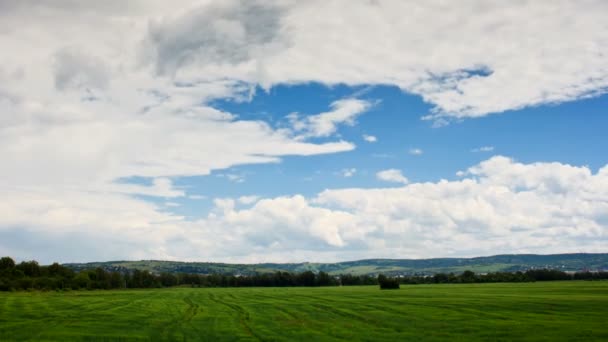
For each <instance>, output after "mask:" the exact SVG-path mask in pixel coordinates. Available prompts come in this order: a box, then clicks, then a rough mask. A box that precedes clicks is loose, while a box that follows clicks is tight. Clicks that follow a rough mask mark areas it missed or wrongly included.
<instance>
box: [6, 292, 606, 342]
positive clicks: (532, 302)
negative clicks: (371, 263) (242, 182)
mask: <svg viewBox="0 0 608 342" xmlns="http://www.w3.org/2000/svg"><path fill="white" fill-rule="evenodd" d="M345 339H346V340H393V341H395V340H397V341H403V340H447V339H450V340H463V341H464V340H467V341H470V340H505V341H509V340H551V341H556V340H562V341H573V340H585V341H589V340H598V341H599V340H604V341H608V282H583V281H579V282H543V283H519V284H470V285H464V284H463V285H453V284H446V285H418V286H402V287H401V289H400V290H393V291H380V290H379V289H378V288H377V287H329V288H223V289H193V288H173V289H157V290H123V291H73V292H64V293H58V292H46V293H45V292H15V293H6V292H5V293H0V341H12V340H19V341H22V340H32V341H41V340H42V341H44V340H56V341H69V340H86V341H94V340H104V341H108V340H120V341H129V340H179V341H183V340H192V341H195V340H209V341H223V340H226V341H237V340H243V341H247V340H251V341H257V340H261V341H275V340H276V341H298V340H299V341H323V340H327V341H335V340H345Z"/></svg>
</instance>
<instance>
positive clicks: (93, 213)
mask: <svg viewBox="0 0 608 342" xmlns="http://www.w3.org/2000/svg"><path fill="white" fill-rule="evenodd" d="M91 196H99V197H100V198H99V199H100V200H95V198H93V197H91ZM111 196H112V197H111V198H108V197H107V196H106V195H103V196H102V195H91V194H86V193H82V192H77V191H74V192H70V193H69V194H62V196H60V197H57V196H51V194H45V193H41V192H28V193H24V192H22V191H8V192H7V191H3V192H2V193H0V200H2V203H5V205H3V206H1V207H0V220H1V222H0V226H2V227H3V228H2V229H0V236H2V239H0V249H2V250H4V251H6V252H7V253H9V254H13V255H24V256H28V255H30V254H28V253H31V251H32V250H31V248H32V246H34V245H35V244H36V243H46V245H45V248H44V253H43V254H44V256H45V257H46V258H51V259H47V260H55V259H57V258H59V259H61V258H65V257H66V256H65V255H67V256H68V257H69V256H71V255H75V254H72V253H76V254H77V253H78V248H76V247H74V251H72V250H71V249H70V248H68V246H66V245H65V242H63V243H62V242H60V241H61V239H62V238H63V239H65V241H70V244H73V243H74V241H75V240H74V239H77V241H81V239H83V241H85V243H83V244H84V245H86V246H87V248H88V249H87V251H86V253H84V254H81V256H80V257H82V256H83V255H85V256H86V257H87V258H90V259H92V260H94V259H98V258H103V257H104V256H107V255H111V256H113V257H121V258H130V259H133V258H164V259H187V260H193V259H194V260H224V261H241V262H244V261H247V262H252V261H269V260H272V261H301V260H336V259H344V258H349V259H355V258H365V257H393V258H398V257H404V258H405V257H435V256H448V255H452V256H474V255H484V254H496V253H513V252H520V253H553V252H577V251H581V250H584V251H587V252H600V251H603V250H604V249H605V246H606V243H608V240H607V235H606V233H607V227H608V215H607V214H606V213H608V166H605V167H603V168H601V169H600V170H599V171H597V172H595V173H594V172H592V171H591V170H590V169H589V168H587V167H584V166H571V165H567V164H561V163H532V164H523V163H518V162H516V161H513V160H512V159H509V158H506V157H501V156H497V157H493V158H490V159H488V160H486V161H483V162H481V163H479V164H477V165H474V166H472V167H470V168H469V169H467V170H466V175H465V178H463V179H461V180H457V181H447V180H440V181H438V182H426V183H410V184H407V185H405V186H402V187H397V188H380V189H362V188H352V189H339V190H335V189H334V190H331V189H330V190H326V191H323V192H321V193H319V194H318V195H316V196H313V197H312V198H306V197H303V196H301V195H294V196H284V197H276V198H262V199H257V201H255V202H251V207H247V208H243V209H239V207H238V206H237V205H236V204H237V202H240V203H242V200H241V199H239V200H238V201H237V200H234V199H229V198H228V199H215V200H214V203H215V209H214V210H213V211H212V212H211V213H210V214H209V215H208V216H206V217H204V218H202V219H199V220H196V221H188V220H186V219H185V218H183V217H179V216H175V215H173V214H170V213H166V212H163V211H162V210H161V209H159V208H156V207H155V206H154V205H152V204H149V203H146V202H144V201H141V200H137V199H134V198H132V197H129V196H125V195H119V194H112V195H111ZM108 199H111V200H110V201H107V200H108ZM247 202H249V200H247ZM125 208H128V210H125ZM14 227H25V228H20V229H15V228H14ZM49 227H53V229H48V228H49ZM68 236H69V237H70V239H68V238H67V237H68ZM23 241H27V243H26V242H23ZM86 241H96V243H95V244H88V243H86ZM66 249H67V250H69V252H67V253H66V254H65V255H64V251H65V250H66ZM13 252H14V253H13ZM80 253H82V251H81V252H80ZM61 260H64V261H65V259H61Z"/></svg>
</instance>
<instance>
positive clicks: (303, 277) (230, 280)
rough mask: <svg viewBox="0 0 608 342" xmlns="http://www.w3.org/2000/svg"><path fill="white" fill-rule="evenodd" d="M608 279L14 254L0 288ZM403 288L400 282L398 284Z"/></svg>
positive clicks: (543, 272) (4, 265) (2, 271)
mask: <svg viewBox="0 0 608 342" xmlns="http://www.w3.org/2000/svg"><path fill="white" fill-rule="evenodd" d="M601 279H608V272H576V273H566V272H562V271H558V270H549V269H535V270H528V271H525V272H520V271H518V272H494V273H487V274H475V273H474V272H472V271H470V270H467V271H464V272H462V273H460V274H455V273H437V274H435V275H433V276H403V277H387V276H385V275H382V274H380V275H378V276H377V277H375V276H371V275H352V274H342V275H329V274H328V273H326V272H323V271H320V272H313V271H304V272H299V273H292V272H281V271H277V272H274V273H261V274H253V275H242V276H241V275H226V274H205V275H202V274H191V273H177V274H175V273H152V272H149V271H147V270H143V271H142V270H129V271H121V272H119V271H106V270H104V269H103V268H101V267H97V268H95V269H83V270H80V271H74V270H72V269H70V268H68V267H65V266H62V265H60V264H58V263H54V264H52V265H48V266H41V265H39V264H38V262H36V261H23V262H21V263H18V264H17V263H15V261H14V260H13V259H12V258H10V257H3V258H1V259H0V291H16V290H84V289H87V290H96V289H137V288H160V287H174V286H189V287H286V286H340V285H343V286H349V285H378V284H379V281H380V282H381V283H384V282H389V283H391V284H397V285H398V284H444V283H445V284H447V283H494V282H533V281H555V280H601ZM397 287H398V286H397Z"/></svg>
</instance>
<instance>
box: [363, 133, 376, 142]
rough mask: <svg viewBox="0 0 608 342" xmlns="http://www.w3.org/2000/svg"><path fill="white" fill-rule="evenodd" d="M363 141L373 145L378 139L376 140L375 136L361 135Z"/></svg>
mask: <svg viewBox="0 0 608 342" xmlns="http://www.w3.org/2000/svg"><path fill="white" fill-rule="evenodd" d="M363 140H365V141H367V142H369V143H375V142H377V141H378V138H376V136H374V135H367V134H363Z"/></svg>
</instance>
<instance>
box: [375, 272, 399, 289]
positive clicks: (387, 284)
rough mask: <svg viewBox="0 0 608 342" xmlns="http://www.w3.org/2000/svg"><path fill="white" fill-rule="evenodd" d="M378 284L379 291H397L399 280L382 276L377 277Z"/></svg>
mask: <svg viewBox="0 0 608 342" xmlns="http://www.w3.org/2000/svg"><path fill="white" fill-rule="evenodd" d="M378 284H379V285H380V289H381V290H396V289H399V279H397V278H389V277H387V276H385V275H384V274H380V275H379V276H378Z"/></svg>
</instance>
